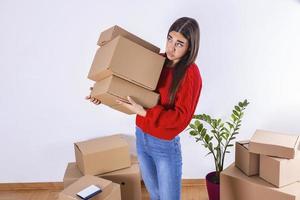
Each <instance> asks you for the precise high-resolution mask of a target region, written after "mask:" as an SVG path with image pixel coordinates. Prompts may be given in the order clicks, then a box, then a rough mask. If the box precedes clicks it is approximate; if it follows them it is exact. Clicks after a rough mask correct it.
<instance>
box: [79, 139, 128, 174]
mask: <svg viewBox="0 0 300 200" xmlns="http://www.w3.org/2000/svg"><path fill="white" fill-rule="evenodd" d="M74 148H75V158H76V163H77V165H78V167H79V169H80V171H81V172H82V173H83V174H84V175H87V174H89V175H97V174H103V173H106V172H111V171H114V170H119V169H123V168H127V167H130V165H131V161H130V153H129V144H128V143H127V142H126V141H125V140H124V139H123V138H121V137H120V135H117V134H116V135H111V136H105V137H99V138H95V139H90V140H86V141H82V142H76V143H75V144H74Z"/></svg>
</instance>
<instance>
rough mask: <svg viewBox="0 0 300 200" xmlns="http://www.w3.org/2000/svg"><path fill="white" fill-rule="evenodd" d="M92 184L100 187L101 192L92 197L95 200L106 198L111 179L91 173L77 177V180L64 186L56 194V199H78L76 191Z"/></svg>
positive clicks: (109, 191)
mask: <svg viewBox="0 0 300 200" xmlns="http://www.w3.org/2000/svg"><path fill="white" fill-rule="evenodd" d="M92 184H94V185H96V186H98V187H100V188H101V190H102V192H101V193H99V194H97V195H96V196H95V197H93V199H95V200H104V199H107V198H106V197H107V196H108V195H110V194H111V192H112V190H113V184H112V182H111V181H109V180H105V179H103V178H99V177H95V176H91V175H86V176H83V177H81V178H79V179H78V180H77V181H75V182H74V183H72V184H71V185H69V186H68V187H67V188H65V189H64V190H63V191H62V192H60V193H59V195H58V200H74V199H78V200H80V198H79V197H77V196H76V193H78V192H79V191H81V190H83V189H84V188H86V187H88V186H90V185H92ZM107 200H108V199H107Z"/></svg>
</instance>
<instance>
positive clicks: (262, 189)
mask: <svg viewBox="0 0 300 200" xmlns="http://www.w3.org/2000/svg"><path fill="white" fill-rule="evenodd" d="M220 184H221V185H220V197H221V200H256V199H257V200H263V199H272V200H299V199H300V182H296V183H294V184H291V185H288V186H285V187H282V188H276V187H274V186H273V185H271V184H269V183H268V182H266V181H264V180H263V179H261V178H259V177H258V176H251V177H249V176H247V175H245V174H244V173H243V172H241V171H240V170H239V169H238V168H237V167H235V166H234V164H232V165H230V166H229V167H228V168H227V169H225V170H223V171H222V173H221V182H220Z"/></svg>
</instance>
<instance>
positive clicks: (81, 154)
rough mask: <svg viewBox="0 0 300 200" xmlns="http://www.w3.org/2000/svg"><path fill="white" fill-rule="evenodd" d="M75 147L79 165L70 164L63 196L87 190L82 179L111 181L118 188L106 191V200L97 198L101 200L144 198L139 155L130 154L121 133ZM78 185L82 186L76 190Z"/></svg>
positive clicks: (95, 182)
mask: <svg viewBox="0 0 300 200" xmlns="http://www.w3.org/2000/svg"><path fill="white" fill-rule="evenodd" d="M74 148H75V157H76V162H70V163H68V166H67V168H66V171H65V175H64V179H63V183H64V188H65V190H64V191H63V192H62V194H61V195H62V196H65V195H64V194H66V193H67V194H72V195H73V196H74V194H75V191H77V192H78V190H79V188H82V189H83V186H86V185H87V184H85V183H82V182H83V181H82V178H83V177H89V179H91V177H93V179H92V180H91V181H89V182H88V183H90V184H97V181H98V182H99V180H102V181H106V183H109V182H111V183H112V186H114V187H115V189H114V191H113V190H112V189H110V188H109V187H108V188H104V189H105V191H106V193H107V195H102V196H105V198H104V197H102V196H101V197H97V198H99V199H106V200H110V199H116V200H118V199H121V198H122V200H140V199H141V175H140V169H139V163H138V160H137V158H136V156H134V155H130V153H129V145H128V143H127V142H126V141H125V140H124V139H123V138H122V136H121V135H120V134H118V135H111V136H105V137H101V138H95V139H91V140H87V141H82V142H77V143H75V144H74ZM84 180H85V179H84ZM107 181H108V182H107ZM85 182H86V181H85ZM74 184H75V185H79V186H76V187H74ZM98 185H100V186H101V184H98ZM112 186H111V188H114V187H112ZM117 187H118V188H117ZM117 193H119V196H120V198H118V194H117ZM72 195H71V196H72ZM69 196H70V195H69ZM61 199H63V198H61Z"/></svg>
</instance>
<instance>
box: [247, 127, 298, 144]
mask: <svg viewBox="0 0 300 200" xmlns="http://www.w3.org/2000/svg"><path fill="white" fill-rule="evenodd" d="M298 137H299V136H296V135H286V134H281V133H277V132H271V131H265V130H256V131H255V133H254V135H253V136H252V137H251V139H250V142H253V143H261V144H269V145H276V146H281V147H287V148H296V145H297V141H298Z"/></svg>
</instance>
